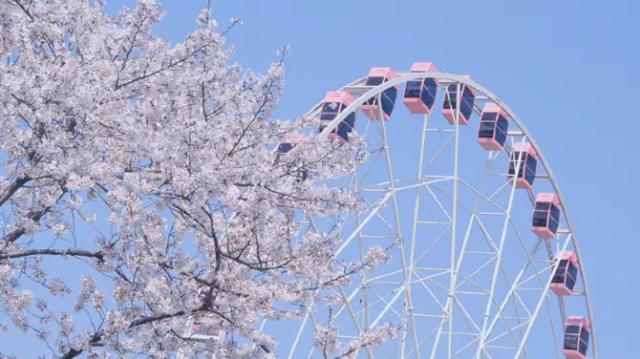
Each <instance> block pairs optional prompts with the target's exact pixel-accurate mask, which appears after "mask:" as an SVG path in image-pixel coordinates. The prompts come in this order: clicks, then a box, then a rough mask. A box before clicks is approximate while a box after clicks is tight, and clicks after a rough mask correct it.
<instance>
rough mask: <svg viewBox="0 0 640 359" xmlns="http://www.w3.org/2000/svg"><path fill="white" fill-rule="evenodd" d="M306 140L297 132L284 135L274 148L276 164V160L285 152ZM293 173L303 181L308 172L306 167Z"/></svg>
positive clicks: (305, 137)
mask: <svg viewBox="0 0 640 359" xmlns="http://www.w3.org/2000/svg"><path fill="white" fill-rule="evenodd" d="M306 140H307V136H305V135H303V134H301V133H297V132H290V133H288V134H286V135H284V138H283V139H282V142H281V143H280V144H279V145H278V147H277V148H276V159H275V163H276V164H277V163H278V162H280V158H281V157H282V156H283V155H284V154H285V153H288V152H289V151H291V150H292V149H293V148H294V147H296V146H297V145H298V144H300V143H303V142H304V141H306ZM295 175H296V177H297V180H298V181H304V180H306V179H307V175H308V172H307V170H306V169H300V170H298V171H297V172H296V173H295Z"/></svg>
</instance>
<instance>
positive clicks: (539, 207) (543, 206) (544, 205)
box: [536, 202, 551, 211]
mask: <svg viewBox="0 0 640 359" xmlns="http://www.w3.org/2000/svg"><path fill="white" fill-rule="evenodd" d="M549 208H551V203H549V202H536V211H548V210H549Z"/></svg>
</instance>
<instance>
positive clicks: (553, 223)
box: [531, 193, 562, 239]
mask: <svg viewBox="0 0 640 359" xmlns="http://www.w3.org/2000/svg"><path fill="white" fill-rule="evenodd" d="M561 209H562V205H561V204H560V198H559V197H558V196H557V195H556V194H555V193H540V194H538V195H537V196H536V202H535V207H534V210H533V219H532V222H531V230H532V231H533V232H534V233H535V234H537V235H538V237H541V238H546V239H551V238H554V237H555V236H556V233H557V232H558V226H559V225H560V211H561Z"/></svg>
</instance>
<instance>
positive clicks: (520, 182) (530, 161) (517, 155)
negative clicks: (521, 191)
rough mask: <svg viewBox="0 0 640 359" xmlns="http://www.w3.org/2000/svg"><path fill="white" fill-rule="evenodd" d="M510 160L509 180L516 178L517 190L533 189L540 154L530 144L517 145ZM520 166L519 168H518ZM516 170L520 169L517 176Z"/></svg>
mask: <svg viewBox="0 0 640 359" xmlns="http://www.w3.org/2000/svg"><path fill="white" fill-rule="evenodd" d="M510 157H511V158H510V160H509V180H510V181H513V179H514V176H515V177H516V188H525V189H529V190H530V189H532V188H533V181H534V180H535V178H536V166H537V164H538V153H537V152H536V150H535V148H533V146H532V145H531V144H529V143H525V144H522V143H517V144H516V145H514V146H513V151H511V156H510ZM518 164H519V166H518ZM516 168H519V170H518V173H517V175H516Z"/></svg>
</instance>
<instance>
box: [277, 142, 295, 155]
mask: <svg viewBox="0 0 640 359" xmlns="http://www.w3.org/2000/svg"><path fill="white" fill-rule="evenodd" d="M292 148H293V144H291V143H281V144H280V145H278V152H280V153H287V152H289V151H291V149H292Z"/></svg>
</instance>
